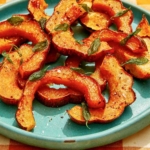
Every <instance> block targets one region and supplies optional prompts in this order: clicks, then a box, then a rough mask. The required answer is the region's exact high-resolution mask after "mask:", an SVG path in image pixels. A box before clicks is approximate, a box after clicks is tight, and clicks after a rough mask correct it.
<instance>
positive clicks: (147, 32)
mask: <svg viewBox="0 0 150 150" xmlns="http://www.w3.org/2000/svg"><path fill="white" fill-rule="evenodd" d="M138 28H139V29H141V31H140V32H139V33H138V35H139V36H140V37H149V38H150V24H149V22H148V20H147V18H146V16H145V15H143V16H142V20H141V21H140V22H139V24H138V26H137V29H138Z"/></svg>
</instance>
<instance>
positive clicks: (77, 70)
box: [70, 67, 85, 74]
mask: <svg viewBox="0 0 150 150" xmlns="http://www.w3.org/2000/svg"><path fill="white" fill-rule="evenodd" d="M70 69H72V70H73V71H76V72H78V73H83V74H84V73H85V71H84V70H83V69H82V68H79V67H71V68H70Z"/></svg>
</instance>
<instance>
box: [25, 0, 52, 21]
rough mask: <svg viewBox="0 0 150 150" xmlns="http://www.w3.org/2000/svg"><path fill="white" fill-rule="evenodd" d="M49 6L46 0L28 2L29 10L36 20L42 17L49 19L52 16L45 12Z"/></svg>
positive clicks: (30, 0)
mask: <svg viewBox="0 0 150 150" xmlns="http://www.w3.org/2000/svg"><path fill="white" fill-rule="evenodd" d="M47 7H48V4H47V3H46V2H45V1H44V0H29V2H28V11H29V12H30V14H31V15H32V16H33V18H34V19H35V20H36V21H39V20H40V19H41V18H45V19H49V17H50V16H48V15H47V14H46V13H45V12H44V11H45V9H46V8H47Z"/></svg>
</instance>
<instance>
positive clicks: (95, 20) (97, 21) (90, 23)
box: [78, 0, 110, 32]
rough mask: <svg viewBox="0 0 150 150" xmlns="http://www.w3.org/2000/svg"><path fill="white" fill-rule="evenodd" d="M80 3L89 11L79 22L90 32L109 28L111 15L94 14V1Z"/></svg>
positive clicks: (81, 1) (82, 0)
mask: <svg viewBox="0 0 150 150" xmlns="http://www.w3.org/2000/svg"><path fill="white" fill-rule="evenodd" d="M78 3H79V5H81V6H82V7H85V8H86V9H87V12H86V13H85V14H84V15H82V16H81V17H80V18H79V20H80V22H81V24H82V25H83V26H84V27H85V28H86V29H87V30H88V31H90V32H92V31H94V30H101V29H104V28H108V27H109V25H110V17H109V15H107V14H106V13H103V12H94V11H93V10H92V0H80V1H78Z"/></svg>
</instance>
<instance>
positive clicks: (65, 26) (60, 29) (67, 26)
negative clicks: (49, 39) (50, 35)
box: [54, 23, 69, 31]
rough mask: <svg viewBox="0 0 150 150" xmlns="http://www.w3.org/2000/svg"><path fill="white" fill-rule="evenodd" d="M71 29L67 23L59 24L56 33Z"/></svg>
mask: <svg viewBox="0 0 150 150" xmlns="http://www.w3.org/2000/svg"><path fill="white" fill-rule="evenodd" d="M68 28H69V25H68V24H67V23H63V24H59V25H57V26H56V27H55V28H54V30H55V31H67V30H68Z"/></svg>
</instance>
